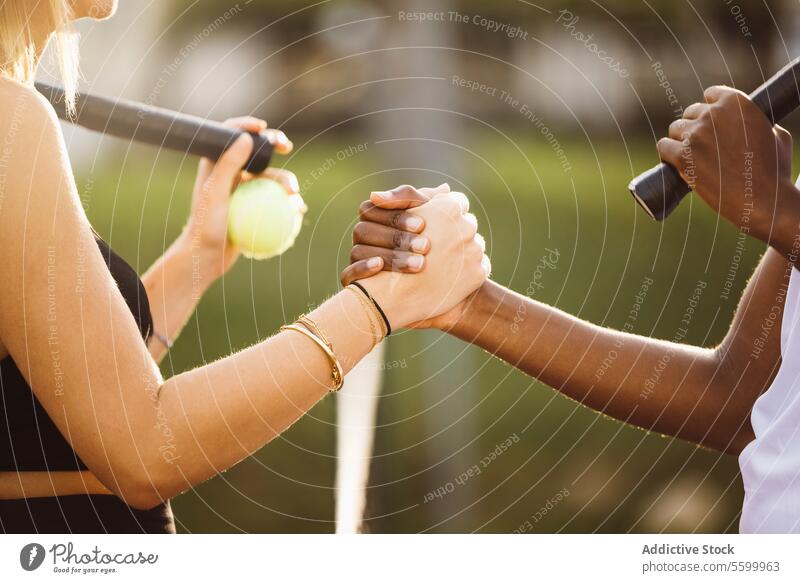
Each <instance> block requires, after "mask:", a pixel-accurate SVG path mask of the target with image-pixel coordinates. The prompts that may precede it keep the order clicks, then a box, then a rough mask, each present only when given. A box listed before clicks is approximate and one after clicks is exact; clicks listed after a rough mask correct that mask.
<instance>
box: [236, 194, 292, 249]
mask: <svg viewBox="0 0 800 583" xmlns="http://www.w3.org/2000/svg"><path fill="white" fill-rule="evenodd" d="M302 206H303V205H302V200H301V199H300V197H299V196H289V193H288V192H287V191H286V189H285V188H284V187H283V186H282V185H281V184H279V183H278V182H275V181H274V180H269V179H268V178H257V179H255V180H251V181H249V182H245V183H244V184H242V185H241V186H240V187H239V188H237V189H236V191H235V192H234V193H233V196H232V197H231V202H230V207H229V208H228V238H229V239H230V240H231V242H232V243H233V244H234V245H236V246H238V247H239V249H240V250H241V252H242V255H244V256H245V257H250V258H252V259H269V258H270V257H275V256H276V255H280V254H281V253H283V252H284V251H286V250H287V249H288V248H289V247H291V246H292V245H293V244H294V240H295V238H296V237H297V235H298V233H300V227H301V225H302V222H303V211H302V208H301V207H302Z"/></svg>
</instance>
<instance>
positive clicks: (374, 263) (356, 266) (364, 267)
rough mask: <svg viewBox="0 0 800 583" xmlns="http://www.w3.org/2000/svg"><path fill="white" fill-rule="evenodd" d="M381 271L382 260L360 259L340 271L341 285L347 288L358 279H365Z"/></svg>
mask: <svg viewBox="0 0 800 583" xmlns="http://www.w3.org/2000/svg"><path fill="white" fill-rule="evenodd" d="M382 270H383V258H381V257H370V258H369V259H362V260H360V261H356V262H355V263H352V264H350V265H348V266H347V267H346V268H345V270H344V271H342V280H341V281H342V285H343V286H345V287H347V286H348V285H350V284H351V283H353V282H354V281H358V280H359V279H367V278H368V277H372V276H373V275H377V274H378V273H380V272H381V271H382Z"/></svg>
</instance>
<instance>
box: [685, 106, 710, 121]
mask: <svg viewBox="0 0 800 583" xmlns="http://www.w3.org/2000/svg"><path fill="white" fill-rule="evenodd" d="M710 107H711V106H710V105H709V104H708V103H692V104H691V105H690V106H689V107H687V108H686V109H684V110H683V118H684V119H699V118H701V117H703V115H705V114H706V113H708V112H709V109H710Z"/></svg>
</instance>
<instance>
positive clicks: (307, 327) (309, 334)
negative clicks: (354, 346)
mask: <svg viewBox="0 0 800 583" xmlns="http://www.w3.org/2000/svg"><path fill="white" fill-rule="evenodd" d="M283 330H292V331H294V332H299V333H300V334H302V335H303V336H305V337H306V338H308V339H310V340H311V341H312V342H314V344H316V345H317V346H319V347H320V348H321V349H322V351H323V352H324V353H325V356H327V357H328V360H329V361H330V363H331V381H332V382H333V388H332V389H331V391H338V390H339V389H341V388H342V385H343V384H344V371H343V370H342V365H341V363H340V362H339V359H338V358H336V354H334V352H333V345H332V344H331V343H330V341H328V338H327V337H326V336H325V335H324V334H323V333H322V331H321V330H320V329H319V327H318V326H317V325H316V324H315V323H314V321H313V320H312V319H311V318H309V317H308V316H306V315H305V314H304V315H302V316H300V317H299V318H298V319H297V323H295V324H286V325H284V326H281V331H283Z"/></svg>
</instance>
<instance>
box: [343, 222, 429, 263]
mask: <svg viewBox="0 0 800 583" xmlns="http://www.w3.org/2000/svg"><path fill="white" fill-rule="evenodd" d="M353 243H354V244H363V245H371V246H373V247H384V248H386V249H398V250H400V251H411V252H413V253H419V254H421V255H424V254H425V253H427V252H428V251H430V246H431V244H430V241H429V240H428V239H427V238H426V237H423V236H422V235H415V234H413V233H407V232H405V231H399V230H397V229H393V228H391V227H386V226H384V225H378V224H375V223H370V222H363V221H362V222H360V223H358V224H357V225H356V226H355V228H354V229H353Z"/></svg>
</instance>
